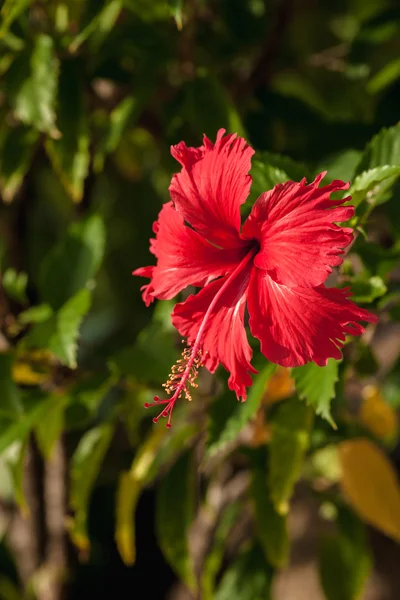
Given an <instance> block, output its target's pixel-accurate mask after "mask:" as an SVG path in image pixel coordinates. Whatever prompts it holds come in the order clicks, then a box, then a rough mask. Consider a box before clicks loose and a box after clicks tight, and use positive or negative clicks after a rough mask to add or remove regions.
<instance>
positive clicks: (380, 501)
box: [339, 438, 400, 541]
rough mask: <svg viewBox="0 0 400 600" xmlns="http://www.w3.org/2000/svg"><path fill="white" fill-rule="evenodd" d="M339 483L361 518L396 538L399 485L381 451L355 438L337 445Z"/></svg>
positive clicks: (399, 518) (399, 523) (399, 515)
mask: <svg viewBox="0 0 400 600" xmlns="http://www.w3.org/2000/svg"><path fill="white" fill-rule="evenodd" d="M339 457H340V462H341V467H342V479H341V486H342V489H343V492H344V494H345V495H346V497H347V498H348V499H349V501H350V503H351V505H352V506H353V508H354V510H355V511H356V512H357V513H358V514H359V515H360V516H361V518H363V519H364V520H365V521H367V522H368V523H370V524H371V525H373V526H374V527H377V528H378V529H380V530H381V531H383V532H384V533H385V534H386V535H388V536H390V537H392V538H393V539H395V540H397V541H400V486H399V481H398V478H397V473H396V471H395V470H394V468H393V466H392V465H391V463H390V461H389V459H388V458H387V457H386V456H385V454H384V453H383V451H382V450H381V449H380V448H378V446H376V445H375V444H374V443H373V442H371V441H370V440H367V439H364V438H359V439H354V440H347V441H345V442H342V443H341V444H340V445H339Z"/></svg>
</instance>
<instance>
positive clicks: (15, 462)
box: [2, 440, 29, 517]
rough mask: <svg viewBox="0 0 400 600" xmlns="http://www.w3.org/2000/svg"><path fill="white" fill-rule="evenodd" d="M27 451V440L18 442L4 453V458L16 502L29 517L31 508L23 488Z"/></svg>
mask: <svg viewBox="0 0 400 600" xmlns="http://www.w3.org/2000/svg"><path fill="white" fill-rule="evenodd" d="M25 451H26V440H24V441H22V440H18V441H15V442H14V443H12V444H11V445H10V446H9V447H8V448H7V449H6V450H5V452H3V453H2V457H3V459H4V462H5V464H6V465H7V467H8V469H9V472H10V475H11V479H12V484H13V495H14V500H15V502H16V503H17V505H18V507H19V509H20V510H21V512H22V514H23V515H24V516H25V517H29V506H28V503H27V500H26V498H25V494H24V488H23V481H24V458H25Z"/></svg>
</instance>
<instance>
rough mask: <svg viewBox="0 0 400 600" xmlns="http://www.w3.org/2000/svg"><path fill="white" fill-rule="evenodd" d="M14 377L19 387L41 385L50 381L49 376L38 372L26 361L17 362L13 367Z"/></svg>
mask: <svg viewBox="0 0 400 600" xmlns="http://www.w3.org/2000/svg"><path fill="white" fill-rule="evenodd" d="M12 377H13V380H14V381H15V383H17V384H18V385H41V384H42V383H44V382H45V381H48V380H49V374H48V373H44V372H42V371H37V370H36V369H34V368H33V366H32V365H31V364H30V363H29V362H26V361H24V360H16V361H15V362H14V364H13V367H12Z"/></svg>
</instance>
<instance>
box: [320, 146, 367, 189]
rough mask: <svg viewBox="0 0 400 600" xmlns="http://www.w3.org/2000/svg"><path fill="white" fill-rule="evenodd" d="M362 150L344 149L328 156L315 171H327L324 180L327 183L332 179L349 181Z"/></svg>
mask: <svg viewBox="0 0 400 600" xmlns="http://www.w3.org/2000/svg"><path fill="white" fill-rule="evenodd" d="M361 155H362V152H360V150H352V149H350V150H344V151H342V152H339V153H338V154H334V155H332V156H328V157H327V158H324V160H323V161H321V162H320V163H319V165H318V168H317V169H316V172H317V173H321V171H328V172H327V174H326V176H325V179H324V184H326V183H325V182H327V183H329V182H330V181H333V180H334V179H340V180H341V181H351V180H352V179H353V177H354V173H355V171H356V168H357V165H358V164H359V162H360V159H361Z"/></svg>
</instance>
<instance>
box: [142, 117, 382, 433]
mask: <svg viewBox="0 0 400 600" xmlns="http://www.w3.org/2000/svg"><path fill="white" fill-rule="evenodd" d="M224 133H225V131H224V130H223V129H221V130H220V131H219V132H218V135H217V139H216V142H215V144H213V143H212V142H211V141H210V140H209V139H208V138H207V137H205V136H204V142H203V145H202V146H200V147H199V148H189V147H187V146H186V144H185V143H184V142H181V143H180V144H177V145H176V146H173V147H172V148H171V152H172V155H173V156H174V157H175V158H176V159H177V160H178V161H179V162H180V163H181V165H182V169H181V171H180V172H179V173H178V174H176V175H174V176H173V177H172V181H171V185H170V188H169V191H170V195H171V201H170V202H168V203H166V204H164V206H163V207H162V209H161V212H160V214H159V217H158V220H157V221H156V222H155V223H154V226H153V231H154V233H155V238H154V239H151V241H150V251H151V252H152V253H153V254H154V255H155V256H156V258H157V264H156V265H155V266H151V267H143V268H140V269H137V270H136V271H134V273H133V274H134V275H140V276H143V277H149V278H150V282H149V283H148V284H147V285H145V286H144V287H143V288H142V290H143V299H144V301H145V303H146V305H147V306H148V305H149V304H150V303H151V302H152V301H153V300H154V298H159V299H168V298H173V297H174V296H176V294H178V292H180V291H181V290H183V289H184V288H186V287H187V286H189V285H192V286H196V287H200V288H203V289H201V290H200V291H199V292H198V293H197V294H196V295H191V296H189V297H188V299H187V300H186V301H185V302H181V303H179V304H177V305H176V306H175V308H174V310H173V313H172V323H173V325H174V326H175V327H176V329H177V330H178V331H179V332H180V333H181V335H182V336H184V337H185V338H187V342H188V347H187V348H186V350H185V351H184V352H183V355H182V359H181V360H180V361H178V364H177V365H176V366H175V367H173V369H172V373H171V376H170V378H169V380H168V382H167V383H166V384H164V386H165V387H166V391H167V393H168V394H169V398H167V399H164V400H161V399H159V398H158V397H155V399H154V403H152V404H151V406H154V405H156V406H158V405H161V406H163V410H162V412H161V413H160V415H159V416H158V417H156V418H155V421H157V420H158V418H159V417H160V416H164V417H168V425H167V426H168V427H169V426H170V423H171V415H172V410H173V407H174V405H175V402H176V400H177V399H178V398H179V397H180V396H182V395H184V396H186V398H188V399H189V400H190V399H191V396H190V391H189V386H193V385H194V386H195V385H196V384H195V378H196V376H197V370H198V367H199V366H200V365H204V366H205V367H207V369H209V371H211V372H212V373H213V372H214V371H215V370H216V368H217V366H218V365H219V364H220V363H221V364H222V365H223V366H224V367H225V369H227V370H228V371H229V373H230V377H229V380H228V385H229V388H230V389H231V390H233V391H235V392H236V395H237V397H238V399H239V398H241V399H242V400H245V399H246V387H248V386H250V385H251V384H252V379H251V377H250V373H256V371H255V369H254V368H253V367H252V365H251V364H250V360H251V357H252V350H251V348H250V345H249V343H248V340H247V335H246V330H245V326H244V319H245V309H246V305H247V310H248V313H249V326H250V331H251V333H252V334H253V335H254V336H255V337H256V338H258V339H259V340H260V343H261V351H262V353H263V354H264V356H266V358H267V359H268V360H270V361H272V362H274V363H277V364H279V365H283V366H284V367H297V366H300V365H304V364H306V363H307V362H309V361H314V362H315V363H317V364H318V365H321V366H324V365H326V363H327V360H328V359H329V358H335V359H339V358H340V357H341V348H342V347H343V344H344V341H345V337H346V334H351V335H361V334H362V333H363V332H364V327H363V326H362V325H360V324H359V323H357V321H359V320H362V321H369V322H376V320H377V319H376V317H375V316H374V315H372V314H371V313H369V312H368V311H366V310H364V309H362V308H359V307H358V306H356V305H355V304H354V303H353V302H351V301H350V300H348V296H349V295H350V293H349V290H348V289H334V288H326V287H325V286H324V285H323V284H324V281H325V280H326V278H327V277H328V275H329V273H331V271H332V267H336V266H338V265H340V264H341V263H342V256H341V255H342V254H343V249H344V248H346V246H348V245H349V244H350V242H351V241H352V239H353V232H352V229H350V228H348V227H339V226H338V225H337V224H336V223H340V222H343V221H347V220H348V219H350V218H351V217H352V216H353V215H354V208H353V207H352V206H348V205H346V206H344V203H345V202H346V201H347V200H349V197H347V198H344V199H343V200H336V199H335V200H333V199H331V198H330V195H331V193H332V192H334V191H338V190H345V189H348V187H349V184H348V183H343V182H342V181H333V182H332V183H330V184H329V185H326V186H323V187H321V188H319V187H318V186H319V183H320V182H321V180H322V178H323V177H324V175H325V173H321V174H320V175H318V176H317V177H316V178H315V180H314V181H313V182H312V183H310V184H308V185H307V183H306V181H305V179H303V180H302V181H300V182H299V183H296V182H293V181H288V182H287V183H284V184H278V185H276V186H275V187H274V189H273V190H271V191H268V192H264V193H263V194H261V196H260V197H259V198H258V200H257V201H256V202H255V203H254V206H253V208H252V211H251V214H250V215H249V217H248V218H247V220H246V221H245V223H244V225H243V227H242V230H241V229H240V225H241V222H240V206H241V204H243V203H244V202H245V201H246V198H247V196H248V194H249V191H250V185H251V177H250V175H249V174H248V173H249V170H250V167H251V157H252V155H253V153H254V151H253V150H252V148H250V146H248V144H247V143H246V141H245V140H244V139H242V138H240V137H237V136H236V135H231V134H230V135H224ZM147 406H150V404H148V405H147Z"/></svg>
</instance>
